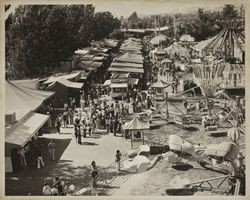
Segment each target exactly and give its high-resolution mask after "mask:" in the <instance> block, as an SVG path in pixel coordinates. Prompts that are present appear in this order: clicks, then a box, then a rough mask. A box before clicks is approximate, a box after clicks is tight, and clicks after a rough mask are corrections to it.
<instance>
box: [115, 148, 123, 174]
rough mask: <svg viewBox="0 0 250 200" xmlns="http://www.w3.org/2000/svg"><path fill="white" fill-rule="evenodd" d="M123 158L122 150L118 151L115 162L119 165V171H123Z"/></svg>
mask: <svg viewBox="0 0 250 200" xmlns="http://www.w3.org/2000/svg"><path fill="white" fill-rule="evenodd" d="M121 156H122V154H121V152H120V150H117V151H116V155H115V157H116V159H115V161H116V162H117V164H118V171H120V170H121Z"/></svg>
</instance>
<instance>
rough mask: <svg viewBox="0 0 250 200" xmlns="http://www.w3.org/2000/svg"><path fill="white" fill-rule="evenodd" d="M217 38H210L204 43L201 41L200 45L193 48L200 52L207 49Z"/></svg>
mask: <svg viewBox="0 0 250 200" xmlns="http://www.w3.org/2000/svg"><path fill="white" fill-rule="evenodd" d="M215 37H217V35H216V36H214V37H212V38H209V39H206V40H203V41H200V42H199V43H197V44H196V45H194V46H193V48H194V49H195V50H198V51H201V50H203V49H205V47H206V46H207V45H208V44H209V43H210V42H211V41H213V40H214V39H215Z"/></svg>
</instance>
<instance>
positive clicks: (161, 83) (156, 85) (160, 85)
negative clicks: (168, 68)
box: [151, 80, 169, 88]
mask: <svg viewBox="0 0 250 200" xmlns="http://www.w3.org/2000/svg"><path fill="white" fill-rule="evenodd" d="M168 86H169V84H168V83H165V82H164V81H162V80H158V81H157V82H155V83H153V85H152V86H151V88H166V87H168Z"/></svg>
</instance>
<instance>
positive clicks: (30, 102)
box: [5, 81, 54, 121]
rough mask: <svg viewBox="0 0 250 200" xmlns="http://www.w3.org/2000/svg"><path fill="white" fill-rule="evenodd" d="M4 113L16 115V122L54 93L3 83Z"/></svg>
mask: <svg viewBox="0 0 250 200" xmlns="http://www.w3.org/2000/svg"><path fill="white" fill-rule="evenodd" d="M5 90H6V91H5V102H6V104H5V112H6V113H13V112H15V113H16V119H17V121H18V120H20V119H21V118H22V117H24V116H25V115H26V114H28V113H29V112H31V111H35V110H36V109H38V108H39V107H40V106H41V104H42V103H43V102H44V101H45V100H46V99H48V98H50V97H51V96H53V95H54V92H48V91H42V90H33V89H30V88H25V87H22V86H17V85H15V84H13V83H10V82H8V81H5Z"/></svg>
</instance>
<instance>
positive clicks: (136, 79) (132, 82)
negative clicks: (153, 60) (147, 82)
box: [128, 78, 139, 85]
mask: <svg viewBox="0 0 250 200" xmlns="http://www.w3.org/2000/svg"><path fill="white" fill-rule="evenodd" d="M138 82H139V79H138V78H129V80H128V84H130V85H137V84H138Z"/></svg>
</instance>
